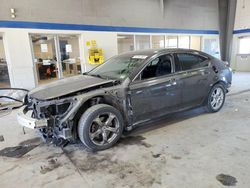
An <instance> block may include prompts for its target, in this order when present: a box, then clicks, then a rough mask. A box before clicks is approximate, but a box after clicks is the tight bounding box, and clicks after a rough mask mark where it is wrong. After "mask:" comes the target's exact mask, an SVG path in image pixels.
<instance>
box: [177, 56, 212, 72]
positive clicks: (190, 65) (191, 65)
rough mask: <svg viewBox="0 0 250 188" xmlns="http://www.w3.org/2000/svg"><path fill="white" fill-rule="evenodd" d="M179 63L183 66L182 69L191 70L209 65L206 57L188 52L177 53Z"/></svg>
mask: <svg viewBox="0 0 250 188" xmlns="http://www.w3.org/2000/svg"><path fill="white" fill-rule="evenodd" d="M176 57H177V61H178V62H177V63H179V64H180V65H181V66H182V70H190V69H195V68H200V67H206V66H208V61H207V59H208V58H206V57H203V56H199V55H195V54H188V53H178V54H176Z"/></svg>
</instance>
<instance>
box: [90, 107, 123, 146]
mask: <svg viewBox="0 0 250 188" xmlns="http://www.w3.org/2000/svg"><path fill="white" fill-rule="evenodd" d="M119 126H120V125H119V121H118V118H117V117H116V115H115V114H113V113H111V112H107V113H102V114H99V115H97V117H96V118H95V119H94V120H93V121H92V123H91V126H90V128H89V137H90V139H91V141H92V142H93V143H94V144H96V145H99V146H103V145H106V144H109V143H111V142H112V141H113V140H115V139H116V137H117V136H118V131H119Z"/></svg>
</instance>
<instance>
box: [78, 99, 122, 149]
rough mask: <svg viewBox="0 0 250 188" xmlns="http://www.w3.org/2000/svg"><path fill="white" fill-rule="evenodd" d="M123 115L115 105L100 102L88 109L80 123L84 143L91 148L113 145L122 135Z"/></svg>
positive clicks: (79, 127) (80, 134)
mask: <svg viewBox="0 0 250 188" xmlns="http://www.w3.org/2000/svg"><path fill="white" fill-rule="evenodd" d="M123 125H124V122H123V117H122V115H121V113H120V112H119V111H118V110H117V109H116V108H114V107H112V106H110V105H106V104H98V105H94V106H92V107H90V108H89V109H87V110H86V111H85V112H84V114H83V115H82V116H81V119H80V121H79V124H78V135H79V138H80V140H81V141H82V143H83V144H84V145H85V146H86V147H88V148H89V149H91V150H104V149H107V148H110V147H112V146H113V145H114V144H115V143H116V142H117V141H118V139H119V138H120V137H121V135H122V131H123Z"/></svg>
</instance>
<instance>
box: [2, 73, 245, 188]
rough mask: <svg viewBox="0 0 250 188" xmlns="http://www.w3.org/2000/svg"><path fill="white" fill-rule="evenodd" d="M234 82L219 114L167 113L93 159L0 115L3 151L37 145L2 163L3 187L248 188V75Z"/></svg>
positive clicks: (80, 149) (9, 116) (12, 116)
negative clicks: (229, 181) (228, 180)
mask: <svg viewBox="0 0 250 188" xmlns="http://www.w3.org/2000/svg"><path fill="white" fill-rule="evenodd" d="M234 77H235V79H234V80H235V81H234V84H235V85H234V86H233V87H232V92H231V94H229V95H228V96H227V98H226V102H225V106H224V108H223V109H222V110H221V111H220V112H218V113H215V114H208V113H205V112H204V111H203V109H202V108H199V109H195V110H190V111H186V112H182V113H178V114H175V115H172V116H170V117H167V118H166V119H165V120H160V121H158V122H157V123H150V124H148V125H144V126H143V127H139V128H137V129H135V130H134V131H132V132H131V133H130V134H129V135H127V136H126V137H124V138H122V139H121V141H120V142H119V143H118V144H117V145H116V146H115V147H114V148H111V149H109V150H106V151H102V152H98V153H89V152H87V151H86V150H85V149H84V148H83V147H81V146H80V145H78V144H76V145H68V146H66V147H65V148H63V149H61V148H59V147H55V146H53V145H47V144H43V143H41V142H40V141H39V140H38V139H33V138H36V137H37V135H36V134H35V132H34V131H33V130H28V129H25V130H26V134H24V133H23V130H22V128H21V127H20V126H19V125H18V124H17V122H16V119H15V116H16V112H15V111H14V112H12V113H11V114H0V115H1V118H0V120H1V123H0V135H3V136H4V141H2V142H0V150H2V149H4V148H6V147H13V146H17V145H18V144H20V145H23V146H29V144H31V145H35V146H37V145H38V146H37V147H35V148H34V149H32V150H31V151H30V152H28V153H26V154H25V155H23V156H20V157H19V158H13V157H3V156H2V157H0V166H1V168H0V187H1V188H4V187H8V188H9V187H17V186H18V187H25V188H26V187H61V188H62V187H73V186H78V187H79V185H80V187H95V188H96V187H107V188H110V187H169V188H170V187H178V188H179V187H204V188H210V187H211V188H216V187H224V185H222V183H221V182H219V181H218V180H217V179H216V176H217V175H219V174H226V175H230V176H233V177H235V178H236V181H237V182H235V183H236V185H235V187H240V188H244V187H249V185H250V179H249V174H250V147H249V145H250V139H249V135H250V115H249V114H250V91H247V90H248V89H250V79H249V77H250V74H249V73H248V74H247V73H244V74H241V73H237V74H235V75H234ZM239 77H240V78H239ZM237 80H238V81H237ZM242 82H243V83H242ZM3 115H5V116H3ZM30 139H31V140H30ZM22 141H25V142H23V143H21V142H22ZM12 149H13V148H12ZM14 149H15V148H14ZM13 151H15V150H13Z"/></svg>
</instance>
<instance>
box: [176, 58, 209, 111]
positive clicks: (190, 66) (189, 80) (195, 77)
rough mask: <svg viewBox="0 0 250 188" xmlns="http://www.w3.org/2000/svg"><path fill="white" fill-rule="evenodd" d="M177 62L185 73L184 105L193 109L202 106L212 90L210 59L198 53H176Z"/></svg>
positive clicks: (183, 75)
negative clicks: (210, 85)
mask: <svg viewBox="0 0 250 188" xmlns="http://www.w3.org/2000/svg"><path fill="white" fill-rule="evenodd" d="M175 60H176V61H177V62H178V63H179V64H180V65H181V69H182V72H183V74H182V78H183V82H184V84H183V88H182V105H183V106H184V107H193V106H198V105H200V104H202V102H203V101H204V99H205V97H206V96H207V94H208V92H209V88H210V87H209V84H210V73H211V65H210V60H209V58H207V57H205V56H201V55H199V54H196V53H176V54H175Z"/></svg>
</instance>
